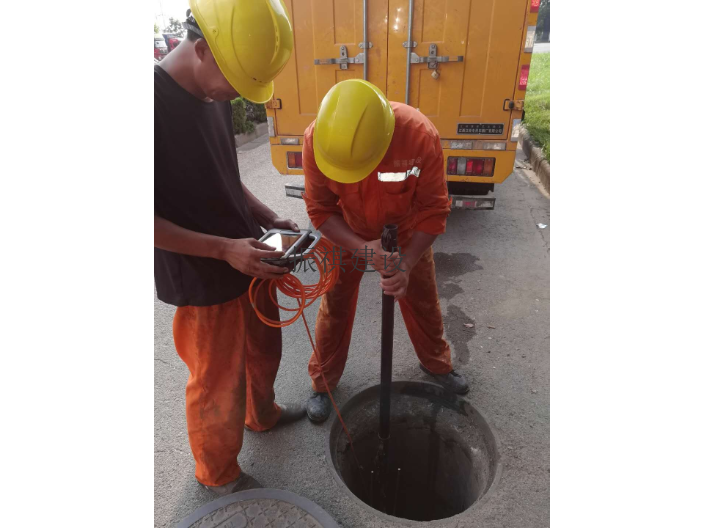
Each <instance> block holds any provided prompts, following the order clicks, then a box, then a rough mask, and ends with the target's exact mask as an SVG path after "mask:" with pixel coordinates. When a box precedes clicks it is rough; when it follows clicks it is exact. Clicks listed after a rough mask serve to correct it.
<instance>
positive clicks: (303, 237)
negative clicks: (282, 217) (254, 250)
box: [259, 229, 321, 267]
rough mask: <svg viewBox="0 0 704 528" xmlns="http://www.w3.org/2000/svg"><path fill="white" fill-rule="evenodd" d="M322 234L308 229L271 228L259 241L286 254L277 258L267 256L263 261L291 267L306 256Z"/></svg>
mask: <svg viewBox="0 0 704 528" xmlns="http://www.w3.org/2000/svg"><path fill="white" fill-rule="evenodd" d="M320 238H321V235H320V234H319V233H313V232H312V231H310V230H308V229H303V230H301V231H288V230H286V229H270V230H269V231H267V232H266V233H264V236H262V237H261V238H260V239H259V241H260V242H264V243H265V244H267V245H269V246H272V247H273V248H274V250H275V251H283V252H284V254H283V255H281V256H280V257H277V258H265V259H262V262H266V263H268V264H273V265H274V266H285V267H291V266H294V265H295V264H296V262H300V261H301V260H302V259H304V258H306V257H307V256H308V255H309V254H311V253H312V252H313V249H314V248H315V246H317V245H318V242H319V241H320Z"/></svg>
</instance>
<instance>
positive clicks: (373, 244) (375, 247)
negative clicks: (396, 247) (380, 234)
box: [357, 239, 398, 276]
mask: <svg viewBox="0 0 704 528" xmlns="http://www.w3.org/2000/svg"><path fill="white" fill-rule="evenodd" d="M366 246H367V249H368V250H369V249H371V250H372V251H374V253H373V255H372V265H373V266H374V269H375V270H376V271H378V272H379V273H381V274H382V275H388V276H391V275H394V274H396V273H398V270H397V269H394V268H395V267H396V259H397V258H398V254H397V253H389V252H388V251H384V249H383V248H382V247H381V239H377V240H371V241H369V242H366ZM362 251H363V249H360V250H359V251H358V252H357V254H358V255H362V254H363V253H362ZM384 257H386V260H384ZM384 266H386V267H384Z"/></svg>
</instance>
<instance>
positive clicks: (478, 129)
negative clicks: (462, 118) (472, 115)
mask: <svg viewBox="0 0 704 528" xmlns="http://www.w3.org/2000/svg"><path fill="white" fill-rule="evenodd" d="M457 133H458V134H472V135H485V136H499V135H502V134H503V133H504V124H503V123H458V124H457Z"/></svg>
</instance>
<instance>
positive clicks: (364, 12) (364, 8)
mask: <svg viewBox="0 0 704 528" xmlns="http://www.w3.org/2000/svg"><path fill="white" fill-rule="evenodd" d="M362 24H363V25H364V27H363V28H362V33H363V35H364V68H363V70H364V80H365V81H366V80H367V62H368V61H367V48H368V47H369V43H368V40H367V0H363V2H362Z"/></svg>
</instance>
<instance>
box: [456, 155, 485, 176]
mask: <svg viewBox="0 0 704 528" xmlns="http://www.w3.org/2000/svg"><path fill="white" fill-rule="evenodd" d="M495 162H496V158H463V157H458V156H450V157H449V158H447V173H448V174H451V175H456V176H493V175H494V164H495Z"/></svg>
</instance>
